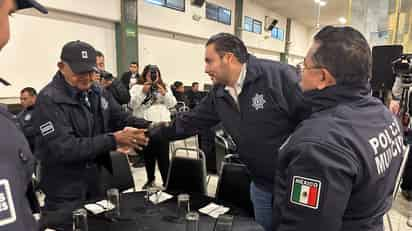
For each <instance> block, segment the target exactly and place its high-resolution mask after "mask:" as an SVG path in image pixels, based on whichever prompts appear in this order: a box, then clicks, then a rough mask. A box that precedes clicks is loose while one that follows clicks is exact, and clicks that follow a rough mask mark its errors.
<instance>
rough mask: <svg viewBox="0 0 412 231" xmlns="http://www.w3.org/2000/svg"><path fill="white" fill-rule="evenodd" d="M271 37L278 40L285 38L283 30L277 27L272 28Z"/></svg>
mask: <svg viewBox="0 0 412 231" xmlns="http://www.w3.org/2000/svg"><path fill="white" fill-rule="evenodd" d="M271 37H272V38H274V39H277V40H280V41H283V40H284V39H285V38H284V37H285V32H284V30H283V29H281V28H279V27H274V28H273V29H272V33H271Z"/></svg>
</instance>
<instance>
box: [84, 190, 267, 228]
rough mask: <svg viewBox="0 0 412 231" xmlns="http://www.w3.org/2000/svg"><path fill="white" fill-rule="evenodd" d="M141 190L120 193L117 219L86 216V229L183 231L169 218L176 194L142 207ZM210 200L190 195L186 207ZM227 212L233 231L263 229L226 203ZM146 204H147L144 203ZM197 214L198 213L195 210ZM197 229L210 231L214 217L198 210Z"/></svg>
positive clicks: (200, 206) (142, 193) (202, 203)
mask: <svg viewBox="0 0 412 231" xmlns="http://www.w3.org/2000/svg"><path fill="white" fill-rule="evenodd" d="M144 195H145V193H144V192H134V193H127V194H122V195H121V199H120V211H121V218H120V219H118V220H117V221H110V220H109V219H107V218H106V217H105V216H104V215H103V214H101V215H90V216H89V217H88V222H89V231H139V230H141V231H143V230H144V231H149V230H153V231H184V230H185V223H184V222H176V221H175V220H171V219H170V218H171V217H172V216H173V215H175V211H176V209H177V201H176V200H177V199H176V196H175V197H173V198H172V199H169V200H168V201H165V202H162V203H160V204H158V205H149V207H145V201H144ZM213 201H214V199H213V198H211V197H207V196H203V195H190V210H191V211H196V212H198V209H199V208H202V207H204V206H206V205H207V204H209V203H210V202H213ZM224 205H225V206H227V207H230V211H229V212H228V214H231V215H233V216H234V221H233V229H232V230H233V231H246V230H247V231H263V228H262V227H261V226H259V225H258V224H257V223H256V222H255V221H254V220H253V218H251V217H248V216H247V212H245V211H242V210H240V209H236V208H235V207H233V206H231V205H230V204H224ZM146 206H147V205H146ZM146 208H149V210H151V211H153V213H152V214H150V215H147V214H145V212H144V211H145V210H146ZM198 213H199V212H198ZM199 215H200V217H199V227H200V228H199V230H200V231H212V230H213V227H214V224H215V219H214V218H212V217H210V216H207V215H204V214H202V213H199Z"/></svg>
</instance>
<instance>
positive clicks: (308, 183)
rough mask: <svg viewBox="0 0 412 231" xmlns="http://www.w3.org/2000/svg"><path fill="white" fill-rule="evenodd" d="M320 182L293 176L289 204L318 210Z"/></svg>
mask: <svg viewBox="0 0 412 231" xmlns="http://www.w3.org/2000/svg"><path fill="white" fill-rule="evenodd" d="M321 186H322V182H321V181H319V180H315V179H312V178H306V177H301V176H293V179H292V189H291V192H290V202H291V203H293V204H297V205H301V206H304V207H307V208H311V209H318V208H319V198H320V192H321Z"/></svg>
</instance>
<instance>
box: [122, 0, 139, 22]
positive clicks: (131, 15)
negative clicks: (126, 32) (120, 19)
mask: <svg viewBox="0 0 412 231" xmlns="http://www.w3.org/2000/svg"><path fill="white" fill-rule="evenodd" d="M124 4H125V6H124V7H125V20H126V23H136V20H137V1H135V0H127V1H125V2H124Z"/></svg>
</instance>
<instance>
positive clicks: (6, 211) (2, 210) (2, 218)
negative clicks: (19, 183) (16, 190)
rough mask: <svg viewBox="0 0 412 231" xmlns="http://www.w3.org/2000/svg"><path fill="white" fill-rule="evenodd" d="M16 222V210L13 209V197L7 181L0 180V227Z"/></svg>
mask: <svg viewBox="0 0 412 231" xmlns="http://www.w3.org/2000/svg"><path fill="white" fill-rule="evenodd" d="M15 221H16V210H15V208H14V203H13V196H12V194H11V190H10V184H9V181H8V180H7V179H1V180H0V226H4V225H7V224H10V223H13V222H15Z"/></svg>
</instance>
